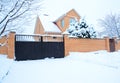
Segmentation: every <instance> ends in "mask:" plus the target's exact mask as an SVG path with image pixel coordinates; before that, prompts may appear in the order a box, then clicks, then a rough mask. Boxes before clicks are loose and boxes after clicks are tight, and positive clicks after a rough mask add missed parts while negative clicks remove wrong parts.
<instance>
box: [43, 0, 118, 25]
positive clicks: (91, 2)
mask: <svg viewBox="0 0 120 83" xmlns="http://www.w3.org/2000/svg"><path fill="white" fill-rule="evenodd" d="M119 4H120V0H44V3H43V8H42V12H43V13H45V14H48V15H49V16H51V18H53V19H54V18H55V19H56V18H58V17H59V16H61V15H62V14H64V13H66V12H67V11H69V10H70V9H72V8H74V9H75V10H76V11H77V12H78V13H79V14H80V16H82V17H85V19H86V20H87V22H88V24H93V25H94V26H95V27H98V26H97V20H98V19H100V18H103V17H104V16H105V15H106V14H109V13H111V12H112V13H119V12H120V5H119ZM43 10H44V11H43Z"/></svg>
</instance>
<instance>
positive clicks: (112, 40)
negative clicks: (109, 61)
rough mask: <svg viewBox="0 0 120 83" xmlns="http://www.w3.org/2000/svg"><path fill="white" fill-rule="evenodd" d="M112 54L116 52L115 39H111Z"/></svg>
mask: <svg viewBox="0 0 120 83" xmlns="http://www.w3.org/2000/svg"><path fill="white" fill-rule="evenodd" d="M109 42H110V52H114V51H115V40H114V39H110V40H109Z"/></svg>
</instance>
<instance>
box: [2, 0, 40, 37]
mask: <svg viewBox="0 0 120 83" xmlns="http://www.w3.org/2000/svg"><path fill="white" fill-rule="evenodd" d="M34 1H35V0H0V36H1V35H2V34H3V33H4V32H5V31H10V30H15V29H18V27H16V28H11V25H12V27H14V26H15V24H18V23H20V21H23V20H24V19H25V18H29V15H28V14H31V12H30V11H32V9H33V8H32V7H31V6H32V5H33V4H34V3H33V2H34ZM37 1H39V2H40V0H37ZM37 7H38V6H37ZM39 7H40V6H39ZM34 8H35V6H34ZM28 12H29V13H28Z"/></svg>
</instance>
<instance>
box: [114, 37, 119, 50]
mask: <svg viewBox="0 0 120 83" xmlns="http://www.w3.org/2000/svg"><path fill="white" fill-rule="evenodd" d="M113 39H114V43H115V51H118V48H117V44H118V43H117V37H114V38H113Z"/></svg>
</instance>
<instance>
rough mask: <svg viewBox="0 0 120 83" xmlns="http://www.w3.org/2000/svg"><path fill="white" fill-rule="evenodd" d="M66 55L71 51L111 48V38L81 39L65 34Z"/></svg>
mask: <svg viewBox="0 0 120 83" xmlns="http://www.w3.org/2000/svg"><path fill="white" fill-rule="evenodd" d="M64 40H65V41H64V42H65V55H68V54H69V52H89V51H97V50H107V51H110V50H109V38H104V39H79V38H69V37H68V36H65V39H64Z"/></svg>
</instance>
